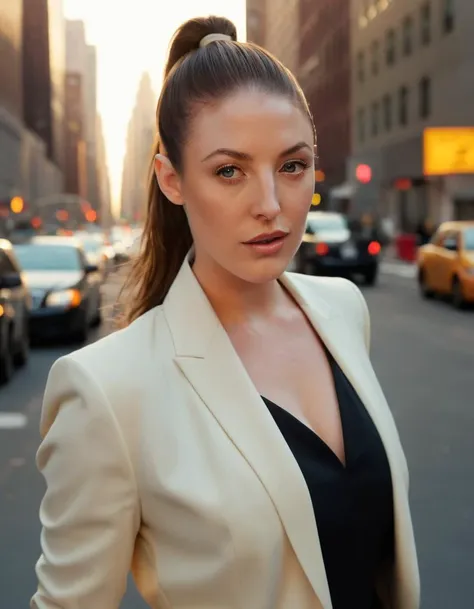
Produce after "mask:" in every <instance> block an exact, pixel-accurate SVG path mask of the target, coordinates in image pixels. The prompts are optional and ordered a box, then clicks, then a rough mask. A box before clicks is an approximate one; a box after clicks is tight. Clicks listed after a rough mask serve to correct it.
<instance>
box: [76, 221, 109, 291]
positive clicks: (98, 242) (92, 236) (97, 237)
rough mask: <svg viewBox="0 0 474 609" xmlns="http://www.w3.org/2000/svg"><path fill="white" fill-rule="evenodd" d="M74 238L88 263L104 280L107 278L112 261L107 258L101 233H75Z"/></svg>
mask: <svg viewBox="0 0 474 609" xmlns="http://www.w3.org/2000/svg"><path fill="white" fill-rule="evenodd" d="M74 237H75V238H76V239H78V240H79V241H80V242H81V245H82V247H83V249H84V253H85V255H86V258H87V261H88V263H89V264H92V265H96V266H97V267H99V271H100V272H101V273H102V275H103V276H104V279H105V278H107V276H108V274H109V273H110V271H111V270H112V259H111V258H109V255H108V249H107V243H106V241H105V237H104V235H103V233H99V232H94V233H91V232H86V231H77V232H76V233H74Z"/></svg>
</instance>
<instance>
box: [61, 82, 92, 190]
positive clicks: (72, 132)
mask: <svg viewBox="0 0 474 609" xmlns="http://www.w3.org/2000/svg"><path fill="white" fill-rule="evenodd" d="M82 88H83V83H82V75H81V74H75V73H68V74H67V75H66V145H65V150H66V165H65V189H66V192H67V193H69V194H76V195H79V196H80V197H82V198H83V199H87V196H86V195H87V154H86V142H85V138H84V112H83V109H84V106H83V92H82Z"/></svg>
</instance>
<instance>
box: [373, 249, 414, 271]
mask: <svg viewBox="0 0 474 609" xmlns="http://www.w3.org/2000/svg"><path fill="white" fill-rule="evenodd" d="M380 270H381V271H382V273H385V274H387V275H397V276H398V277H404V278H406V279H414V278H415V277H416V274H417V266H416V262H406V261H405V260H400V259H399V258H397V255H396V253H395V247H394V246H393V245H389V246H387V247H386V248H385V249H384V251H383V253H382V256H381V260H380Z"/></svg>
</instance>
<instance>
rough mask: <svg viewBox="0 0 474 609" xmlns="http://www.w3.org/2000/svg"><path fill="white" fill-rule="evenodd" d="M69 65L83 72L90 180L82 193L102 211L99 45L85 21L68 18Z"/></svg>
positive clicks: (73, 72) (83, 136)
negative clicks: (94, 43)
mask: <svg viewBox="0 0 474 609" xmlns="http://www.w3.org/2000/svg"><path fill="white" fill-rule="evenodd" d="M66 67H67V73H68V75H74V76H80V80H81V113H82V120H81V129H82V131H81V139H83V140H84V143H85V152H86V176H85V179H86V182H87V185H86V187H85V188H86V190H85V192H84V193H83V194H82V196H84V197H85V198H86V199H87V200H88V201H89V202H90V204H91V205H92V207H93V208H94V209H95V210H96V211H98V210H99V208H100V206H101V203H100V201H99V193H98V181H97V180H98V178H97V131H96V127H97V58H96V49H95V47H93V46H91V45H89V44H87V42H86V32H85V26H84V23H83V22H82V21H67V22H66ZM75 103H76V101H74V104H75ZM76 110H77V109H76V108H75V109H74V111H73V114H74V112H75V111H76Z"/></svg>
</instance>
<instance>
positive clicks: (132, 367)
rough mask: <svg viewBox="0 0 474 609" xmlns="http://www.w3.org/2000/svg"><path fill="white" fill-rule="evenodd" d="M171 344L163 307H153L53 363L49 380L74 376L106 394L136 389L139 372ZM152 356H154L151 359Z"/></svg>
mask: <svg viewBox="0 0 474 609" xmlns="http://www.w3.org/2000/svg"><path fill="white" fill-rule="evenodd" d="M171 346H172V341H171V336H170V335H169V330H168V326H167V324H166V322H165V320H164V316H163V311H162V307H161V306H160V307H155V308H154V309H152V310H150V311H148V312H147V313H145V314H143V315H141V316H140V317H139V318H138V319H136V320H135V321H134V322H132V323H131V324H130V325H128V326H126V327H125V328H122V329H119V330H116V331H114V332H111V333H110V334H108V335H107V336H105V337H103V338H100V339H99V340H97V341H95V342H93V343H91V344H88V345H86V346H84V347H82V348H80V349H78V350H76V351H72V352H71V353H69V354H67V355H65V356H62V357H60V358H59V359H58V360H56V362H55V363H54V364H53V367H52V369H51V372H50V377H51V376H54V377H55V378H57V377H58V376H59V375H60V372H58V371H61V372H62V374H63V375H64V376H71V375H72V376H73V377H74V376H77V377H82V378H83V379H89V381H90V382H91V383H95V384H97V385H98V386H99V387H100V388H101V390H102V391H104V392H105V394H106V395H108V394H114V393H115V392H117V391H118V392H119V393H120V392H122V393H123V392H126V391H127V388H128V387H129V388H130V389H131V390H133V389H135V388H136V385H137V382H136V381H137V379H138V378H139V377H140V373H141V372H144V371H146V369H147V368H148V367H150V366H151V365H152V360H153V363H154V364H155V365H156V363H157V356H158V361H159V358H160V353H161V354H163V355H166V354H167V353H168V352H169V351H168V350H167V348H168V347H169V348H171ZM152 356H153V357H152Z"/></svg>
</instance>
